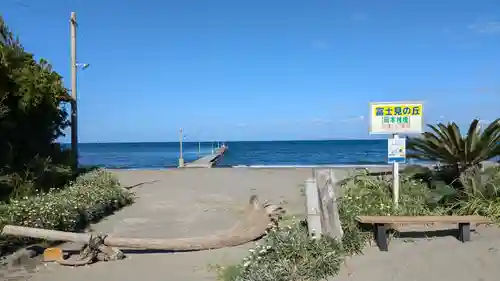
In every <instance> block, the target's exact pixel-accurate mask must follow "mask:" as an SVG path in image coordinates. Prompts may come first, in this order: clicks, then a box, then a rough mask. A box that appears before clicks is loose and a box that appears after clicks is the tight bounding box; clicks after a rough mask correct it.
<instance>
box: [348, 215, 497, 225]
mask: <svg viewBox="0 0 500 281" xmlns="http://www.w3.org/2000/svg"><path fill="white" fill-rule="evenodd" d="M357 221H358V222H360V223H385V224H389V223H401V224H405V223H407V224H412V223H414V224H425V223H489V222H490V220H489V219H488V218H485V217H482V216H359V217H357Z"/></svg>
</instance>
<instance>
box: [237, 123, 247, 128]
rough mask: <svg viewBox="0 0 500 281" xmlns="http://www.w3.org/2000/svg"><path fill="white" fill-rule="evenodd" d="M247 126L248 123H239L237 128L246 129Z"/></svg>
mask: <svg viewBox="0 0 500 281" xmlns="http://www.w3.org/2000/svg"><path fill="white" fill-rule="evenodd" d="M246 126H248V125H247V124H246V123H238V124H236V127H238V128H245V127H246Z"/></svg>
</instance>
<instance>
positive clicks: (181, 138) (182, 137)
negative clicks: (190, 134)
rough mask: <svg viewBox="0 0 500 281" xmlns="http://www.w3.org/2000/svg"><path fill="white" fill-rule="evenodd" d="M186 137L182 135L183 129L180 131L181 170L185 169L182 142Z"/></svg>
mask: <svg viewBox="0 0 500 281" xmlns="http://www.w3.org/2000/svg"><path fill="white" fill-rule="evenodd" d="M183 139H184V136H183V135H182V128H181V129H180V138H179V150H180V152H179V168H182V167H184V158H182V140H183Z"/></svg>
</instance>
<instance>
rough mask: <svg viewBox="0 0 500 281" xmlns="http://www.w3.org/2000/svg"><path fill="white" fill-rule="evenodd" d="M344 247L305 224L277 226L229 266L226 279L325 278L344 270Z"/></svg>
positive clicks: (227, 280)
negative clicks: (312, 232) (315, 234)
mask: <svg viewBox="0 0 500 281" xmlns="http://www.w3.org/2000/svg"><path fill="white" fill-rule="evenodd" d="M342 257H343V254H342V247H341V246H340V244H339V243H338V242H337V241H335V240H334V239H331V238H328V237H323V236H318V237H313V238H312V239H311V237H309V234H308V231H307V227H306V226H305V225H304V224H301V223H297V222H295V223H292V224H291V225H288V226H283V227H273V228H272V229H271V230H270V231H269V232H268V233H267V235H266V237H265V238H264V239H263V241H261V243H258V244H257V245H256V247H255V248H253V249H250V255H249V256H248V257H246V258H245V259H244V260H243V262H242V263H241V264H240V265H237V266H231V267H227V268H225V271H224V272H222V273H220V277H222V278H224V279H225V280H226V281H267V280H276V281H289V280H323V279H325V278H327V277H328V276H333V275H336V274H337V273H338V271H339V269H340V265H341V263H342V261H343V259H342Z"/></svg>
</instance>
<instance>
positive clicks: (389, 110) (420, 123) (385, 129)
mask: <svg viewBox="0 0 500 281" xmlns="http://www.w3.org/2000/svg"><path fill="white" fill-rule="evenodd" d="M423 128H424V119H423V103H422V102H373V103H370V134H385V135H392V138H389V139H388V143H387V163H389V164H392V179H393V183H392V192H393V202H394V206H395V207H397V206H398V202H399V164H400V163H406V138H404V137H400V136H399V134H419V133H422V132H423Z"/></svg>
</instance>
